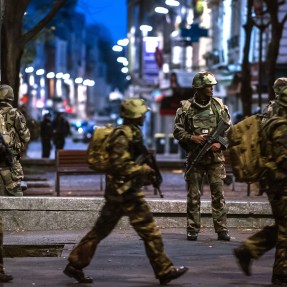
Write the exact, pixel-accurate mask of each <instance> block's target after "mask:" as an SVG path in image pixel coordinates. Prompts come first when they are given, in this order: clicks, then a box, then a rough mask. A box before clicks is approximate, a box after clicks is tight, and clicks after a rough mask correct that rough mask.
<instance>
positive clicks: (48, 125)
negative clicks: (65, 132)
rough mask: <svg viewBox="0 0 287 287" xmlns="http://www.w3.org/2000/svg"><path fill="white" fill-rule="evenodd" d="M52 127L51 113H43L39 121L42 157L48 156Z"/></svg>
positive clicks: (50, 146)
mask: <svg viewBox="0 0 287 287" xmlns="http://www.w3.org/2000/svg"><path fill="white" fill-rule="evenodd" d="M52 139H53V127H52V119H51V114H50V113H47V114H45V115H44V117H43V120H42V122H41V143H42V158H49V157H50V153H51V148H52V142H51V141H52Z"/></svg>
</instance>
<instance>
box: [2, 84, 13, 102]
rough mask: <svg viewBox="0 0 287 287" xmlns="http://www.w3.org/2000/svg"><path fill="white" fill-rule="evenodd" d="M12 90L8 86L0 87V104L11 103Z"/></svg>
mask: <svg viewBox="0 0 287 287" xmlns="http://www.w3.org/2000/svg"><path fill="white" fill-rule="evenodd" d="M13 101H14V93H13V89H12V88H11V87H10V86H8V85H0V102H13Z"/></svg>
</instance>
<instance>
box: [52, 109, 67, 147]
mask: <svg viewBox="0 0 287 287" xmlns="http://www.w3.org/2000/svg"><path fill="white" fill-rule="evenodd" d="M52 127H53V141H54V145H55V148H56V149H63V148H64V146H65V139H66V137H67V136H68V135H69V134H70V124H69V122H68V121H67V120H66V119H65V116H64V113H63V112H60V111H58V112H57V113H56V117H55V119H54V121H53V122H52Z"/></svg>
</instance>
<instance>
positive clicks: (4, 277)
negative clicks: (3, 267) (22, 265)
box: [0, 272, 13, 282]
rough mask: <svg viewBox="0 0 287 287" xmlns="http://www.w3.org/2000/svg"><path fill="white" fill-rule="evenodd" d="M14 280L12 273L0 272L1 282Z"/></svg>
mask: <svg viewBox="0 0 287 287" xmlns="http://www.w3.org/2000/svg"><path fill="white" fill-rule="evenodd" d="M12 280H13V276H12V275H8V274H5V273H4V272H1V273H0V282H9V281H12Z"/></svg>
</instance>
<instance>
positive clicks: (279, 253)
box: [234, 78, 287, 285]
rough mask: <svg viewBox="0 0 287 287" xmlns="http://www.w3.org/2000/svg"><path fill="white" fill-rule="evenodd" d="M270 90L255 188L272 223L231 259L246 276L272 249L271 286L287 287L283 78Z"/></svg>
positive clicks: (286, 99)
mask: <svg viewBox="0 0 287 287" xmlns="http://www.w3.org/2000/svg"><path fill="white" fill-rule="evenodd" d="M273 89H274V92H275V95H276V98H275V100H274V101H272V102H271V103H270V104H269V105H268V107H267V109H266V111H265V117H264V118H263V123H262V127H261V135H262V140H261V142H262V145H261V153H262V159H266V164H265V168H264V171H263V172H262V174H263V175H262V177H261V178H260V181H259V186H260V192H261V193H263V192H266V193H267V196H268V200H269V202H270V205H271V210H272V214H273V216H274V220H275V223H274V224H273V225H271V226H266V227H264V228H263V229H262V230H260V231H259V232H257V233H255V234H254V235H252V236H251V237H249V238H247V239H246V240H245V241H244V242H242V243H241V244H240V246H239V247H237V248H235V249H234V255H235V256H236V258H237V261H238V263H239V266H240V267H241V269H242V271H243V272H244V273H245V274H246V275H248V276H250V275H251V263H252V261H253V260H254V259H259V258H260V257H261V256H262V255H263V254H265V253H266V252H267V251H269V250H271V249H273V248H274V247H275V248H276V252H275V260H274V264H273V274H272V283H273V284H276V285H287V255H286V250H287V78H279V79H277V80H276V81H275V83H274V86H273Z"/></svg>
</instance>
